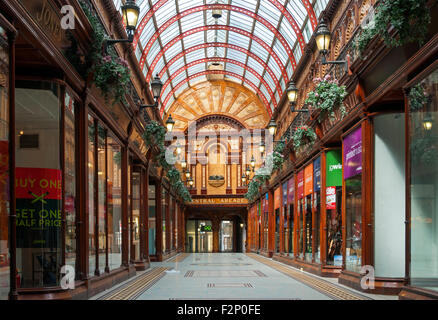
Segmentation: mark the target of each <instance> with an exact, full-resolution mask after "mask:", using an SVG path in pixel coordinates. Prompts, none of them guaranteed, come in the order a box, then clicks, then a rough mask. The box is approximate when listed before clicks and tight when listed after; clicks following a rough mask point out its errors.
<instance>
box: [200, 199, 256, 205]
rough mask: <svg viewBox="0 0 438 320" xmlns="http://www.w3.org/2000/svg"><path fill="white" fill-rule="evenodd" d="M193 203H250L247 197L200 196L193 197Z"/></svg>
mask: <svg viewBox="0 0 438 320" xmlns="http://www.w3.org/2000/svg"><path fill="white" fill-rule="evenodd" d="M192 204H193V205H201V204H202V205H218V204H239V205H240V204H242V205H245V204H248V200H247V199H245V198H198V199H196V198H195V199H193V202H192Z"/></svg>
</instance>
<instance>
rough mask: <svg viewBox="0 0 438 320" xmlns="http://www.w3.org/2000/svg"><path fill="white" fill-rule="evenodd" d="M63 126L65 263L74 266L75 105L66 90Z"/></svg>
mask: <svg viewBox="0 0 438 320" xmlns="http://www.w3.org/2000/svg"><path fill="white" fill-rule="evenodd" d="M64 127H65V134H64V148H65V156H64V179H65V180H64V181H65V183H64V190H65V220H66V223H65V263H66V264H67V265H70V266H73V267H75V266H76V258H77V256H76V166H75V164H76V158H75V157H76V152H75V147H76V143H75V141H76V136H75V105H74V100H73V98H72V97H71V95H70V94H68V92H66V93H65V111H64ZM76 274H78V273H76Z"/></svg>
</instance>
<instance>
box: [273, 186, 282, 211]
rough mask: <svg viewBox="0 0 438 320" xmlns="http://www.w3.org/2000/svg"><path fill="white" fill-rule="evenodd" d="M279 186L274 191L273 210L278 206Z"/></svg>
mask: <svg viewBox="0 0 438 320" xmlns="http://www.w3.org/2000/svg"><path fill="white" fill-rule="evenodd" d="M280 200H281V188H280V187H278V188H277V189H275V192H274V210H275V209H278V208H280V202H281V201H280Z"/></svg>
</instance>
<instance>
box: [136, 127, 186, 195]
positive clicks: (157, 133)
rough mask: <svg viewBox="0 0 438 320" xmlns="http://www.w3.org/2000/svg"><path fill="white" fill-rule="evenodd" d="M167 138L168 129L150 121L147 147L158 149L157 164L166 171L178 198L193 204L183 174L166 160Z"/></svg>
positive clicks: (145, 137)
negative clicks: (182, 179) (165, 140)
mask: <svg viewBox="0 0 438 320" xmlns="http://www.w3.org/2000/svg"><path fill="white" fill-rule="evenodd" d="M165 137H166V129H165V128H164V127H163V126H161V125H160V124H159V123H158V122H157V121H150V122H149V123H148V124H147V125H146V128H145V131H144V133H143V139H144V141H145V143H146V145H147V146H148V147H149V148H151V147H156V148H157V149H158V154H157V156H156V157H155V162H156V163H157V164H158V165H159V166H160V167H162V168H163V170H165V171H166V172H167V173H166V176H167V178H168V179H169V182H170V185H171V187H172V188H173V189H174V190H175V192H176V193H177V194H178V196H180V197H181V199H183V200H184V201H185V202H192V196H191V195H190V192H189V190H187V188H186V186H185V185H184V183H183V182H182V181H181V173H180V172H179V171H178V170H177V169H176V168H175V167H174V166H173V165H171V164H169V163H168V162H167V160H166V148H165V147H164V139H165Z"/></svg>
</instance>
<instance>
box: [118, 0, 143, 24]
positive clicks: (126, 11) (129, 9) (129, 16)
mask: <svg viewBox="0 0 438 320" xmlns="http://www.w3.org/2000/svg"><path fill="white" fill-rule="evenodd" d="M122 13H123V20H124V22H125V25H126V28H127V29H128V30H135V28H136V27H137V23H138V17H139V15H140V7H139V6H137V5H136V4H135V1H133V0H128V1H126V3H125V4H124V5H123V6H122Z"/></svg>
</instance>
